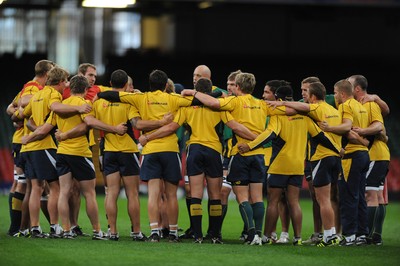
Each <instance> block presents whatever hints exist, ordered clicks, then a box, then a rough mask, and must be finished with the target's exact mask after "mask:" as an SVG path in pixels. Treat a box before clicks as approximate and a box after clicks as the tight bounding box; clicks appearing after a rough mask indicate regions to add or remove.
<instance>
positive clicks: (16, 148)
mask: <svg viewBox="0 0 400 266" xmlns="http://www.w3.org/2000/svg"><path fill="white" fill-rule="evenodd" d="M21 146H22V145H21V144H19V143H13V144H12V152H13V158H14V165H15V166H16V167H18V168H21V169H24V166H23V165H22V162H21V153H20V151H21Z"/></svg>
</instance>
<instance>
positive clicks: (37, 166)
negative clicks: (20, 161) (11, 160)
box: [25, 149, 58, 182]
mask: <svg viewBox="0 0 400 266" xmlns="http://www.w3.org/2000/svg"><path fill="white" fill-rule="evenodd" d="M26 154H27V157H28V161H29V164H30V167H31V169H32V173H28V175H29V177H28V176H27V174H26V173H25V175H26V176H27V178H31V179H39V180H46V181H49V182H51V181H54V180H58V174H57V171H56V150H55V149H48V150H39V151H28V152H26ZM25 168H26V167H25Z"/></svg>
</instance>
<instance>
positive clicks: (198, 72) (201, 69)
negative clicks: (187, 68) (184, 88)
mask: <svg viewBox="0 0 400 266" xmlns="http://www.w3.org/2000/svg"><path fill="white" fill-rule="evenodd" d="M200 78H206V79H211V70H210V69H209V68H208V66H206V65H199V66H197V67H196V68H195V69H194V72H193V85H196V83H197V81H198V80H199V79H200Z"/></svg>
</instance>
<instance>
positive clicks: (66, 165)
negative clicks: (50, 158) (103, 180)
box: [57, 154, 96, 181]
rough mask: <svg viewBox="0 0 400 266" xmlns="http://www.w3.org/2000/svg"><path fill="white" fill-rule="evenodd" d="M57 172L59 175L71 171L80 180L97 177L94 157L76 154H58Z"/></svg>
mask: <svg viewBox="0 0 400 266" xmlns="http://www.w3.org/2000/svg"><path fill="white" fill-rule="evenodd" d="M57 173H58V175H59V176H62V175H65V174H68V173H71V174H72V177H73V178H75V179H76V180H78V181H83V180H92V179H95V178H96V173H95V171H94V165H93V162H92V159H91V158H86V157H82V156H76V155H67V154H57Z"/></svg>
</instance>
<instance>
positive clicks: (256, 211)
mask: <svg viewBox="0 0 400 266" xmlns="http://www.w3.org/2000/svg"><path fill="white" fill-rule="evenodd" d="M251 208H252V209H253V219H254V226H255V229H256V234H258V235H259V236H261V235H262V233H261V231H262V226H263V222H264V213H265V206H264V202H262V201H260V202H256V203H253V204H251Z"/></svg>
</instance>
